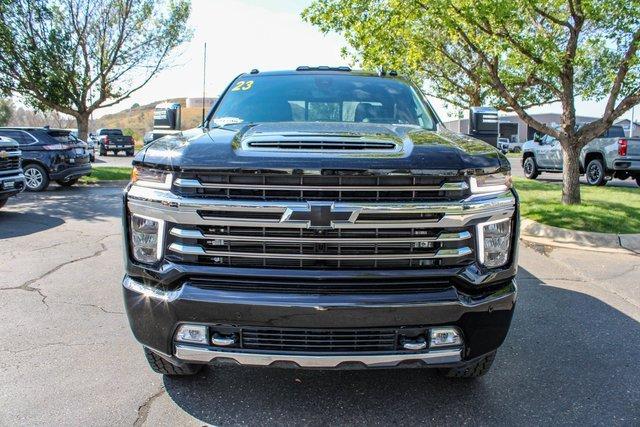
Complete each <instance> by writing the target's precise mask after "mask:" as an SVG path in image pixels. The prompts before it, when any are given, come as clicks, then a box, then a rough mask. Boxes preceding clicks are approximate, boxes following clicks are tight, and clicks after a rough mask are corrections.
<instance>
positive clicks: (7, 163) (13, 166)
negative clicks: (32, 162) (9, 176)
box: [0, 157, 20, 172]
mask: <svg viewBox="0 0 640 427" xmlns="http://www.w3.org/2000/svg"><path fill="white" fill-rule="evenodd" d="M18 169H20V157H8V158H6V159H0V172H6V171H13V170H18Z"/></svg>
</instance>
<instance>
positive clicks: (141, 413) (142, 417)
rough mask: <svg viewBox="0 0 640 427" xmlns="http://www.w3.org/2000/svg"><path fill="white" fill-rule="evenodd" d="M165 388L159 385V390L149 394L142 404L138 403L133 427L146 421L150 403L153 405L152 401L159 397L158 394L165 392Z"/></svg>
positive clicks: (137, 426)
mask: <svg viewBox="0 0 640 427" xmlns="http://www.w3.org/2000/svg"><path fill="white" fill-rule="evenodd" d="M165 391H166V390H165V389H164V387H160V390H159V391H157V392H156V393H155V394H153V395H151V396H149V397H148V398H147V399H146V400H145V401H144V402H143V403H142V405H140V406H139V407H138V416H137V418H136V420H135V421H134V422H133V426H134V427H139V426H142V425H144V423H145V422H146V421H147V417H148V416H149V412H150V411H151V405H153V402H154V401H155V400H156V399H157V398H159V397H160V396H162V395H163V394H164V393H165Z"/></svg>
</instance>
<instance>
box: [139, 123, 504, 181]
mask: <svg viewBox="0 0 640 427" xmlns="http://www.w3.org/2000/svg"><path fill="white" fill-rule="evenodd" d="M336 144H337V145H336ZM309 145H313V146H315V147H316V148H318V147H319V146H320V145H322V147H323V148H322V149H315V150H309V149H306V148H305V147H308V146H309ZM336 146H337V147H340V146H342V148H340V149H334V148H333V147H336ZM345 146H349V147H356V148H354V149H344V147H345ZM363 147H364V148H363ZM140 163H144V164H148V165H151V166H153V165H155V166H160V167H169V168H172V169H183V170H188V169H220V168H222V169H286V170H292V169H305V170H310V169H314V170H322V169H362V170H384V171H397V172H407V171H411V172H413V173H416V172H418V171H423V173H433V174H436V173H437V174H447V175H450V174H460V173H491V172H495V171H498V170H508V169H509V168H510V165H509V162H508V160H507V159H506V157H504V155H502V153H500V152H499V151H498V150H497V149H496V148H494V147H492V146H491V145H489V144H487V143H485V142H482V141H480V140H477V139H474V138H471V137H469V136H465V135H461V134H457V133H454V132H451V131H448V130H446V129H444V128H443V127H440V129H438V130H437V131H430V130H425V129H422V128H420V127H417V126H407V125H383V124H374V123H323V122H282V123H261V124H255V125H232V126H227V127H221V128H214V129H211V130H204V129H200V128H197V129H192V130H189V131H184V132H181V133H178V134H175V135H170V136H166V137H164V138H160V139H158V140H156V141H154V142H153V143H151V144H149V145H148V146H146V147H145V148H144V149H143V150H141V151H140V152H139V153H138V154H137V156H136V157H135V159H134V164H140Z"/></svg>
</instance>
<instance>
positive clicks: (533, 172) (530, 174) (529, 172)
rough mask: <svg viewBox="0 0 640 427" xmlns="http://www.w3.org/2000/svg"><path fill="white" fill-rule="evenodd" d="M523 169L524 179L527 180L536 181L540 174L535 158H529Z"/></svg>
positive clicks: (525, 161)
mask: <svg viewBox="0 0 640 427" xmlns="http://www.w3.org/2000/svg"><path fill="white" fill-rule="evenodd" d="M522 169H524V177H525V178H527V179H536V178H537V177H538V175H540V172H538V165H537V164H536V159H535V158H534V157H533V156H530V157H527V158H526V159H525V160H524V165H522Z"/></svg>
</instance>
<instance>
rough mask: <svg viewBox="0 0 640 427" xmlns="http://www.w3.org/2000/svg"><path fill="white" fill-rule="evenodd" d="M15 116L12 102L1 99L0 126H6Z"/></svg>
mask: <svg viewBox="0 0 640 427" xmlns="http://www.w3.org/2000/svg"><path fill="white" fill-rule="evenodd" d="M12 115H13V108H12V105H11V101H9V100H7V99H0V126H6V125H7V124H9V121H10V120H11V116H12Z"/></svg>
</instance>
